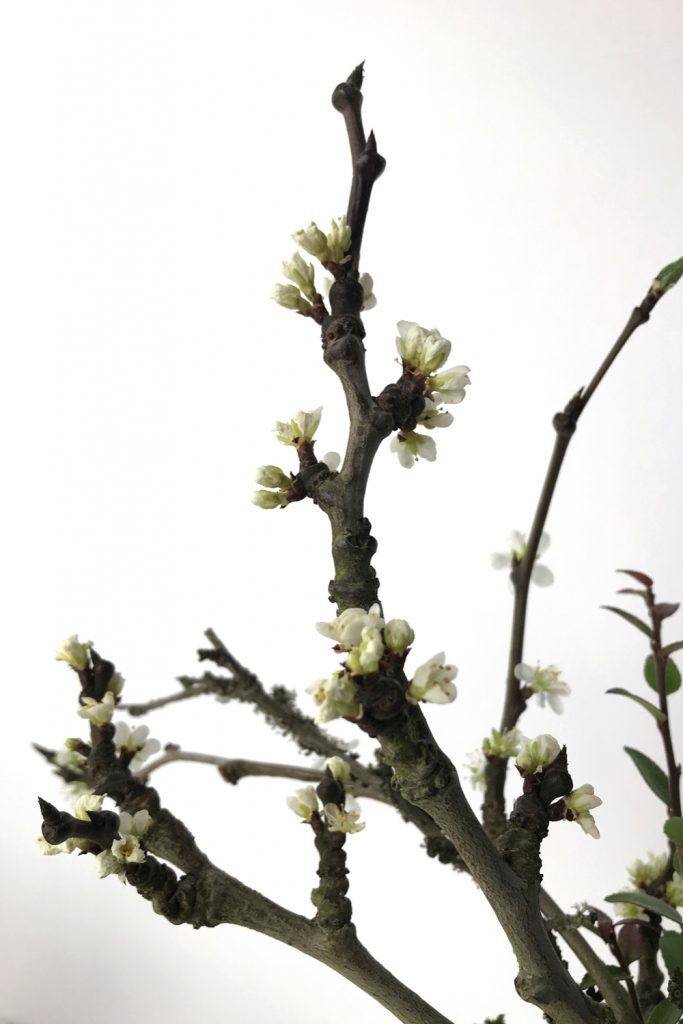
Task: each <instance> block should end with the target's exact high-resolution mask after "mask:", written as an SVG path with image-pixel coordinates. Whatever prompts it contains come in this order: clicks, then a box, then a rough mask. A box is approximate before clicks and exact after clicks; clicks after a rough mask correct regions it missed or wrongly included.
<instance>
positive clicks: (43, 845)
mask: <svg viewBox="0 0 683 1024" xmlns="http://www.w3.org/2000/svg"><path fill="white" fill-rule="evenodd" d="M36 843H37V845H38V849H39V850H40V852H41V853H42V855H43V856H44V857H55V856H57V854H59V853H73V852H74V850H79V849H80V846H79V845H78V844H77V842H76V840H75V839H65V840H64V842H63V843H57V845H56V846H53V845H52V843H48V841H47V839H44V838H43V837H42V836H38V838H37V839H36Z"/></svg>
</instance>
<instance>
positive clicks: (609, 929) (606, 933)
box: [594, 910, 614, 942]
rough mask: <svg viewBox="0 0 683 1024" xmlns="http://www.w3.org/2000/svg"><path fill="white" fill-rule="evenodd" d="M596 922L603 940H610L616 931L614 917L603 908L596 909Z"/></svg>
mask: <svg viewBox="0 0 683 1024" xmlns="http://www.w3.org/2000/svg"><path fill="white" fill-rule="evenodd" d="M594 919H595V923H596V925H597V926H598V934H599V936H600V938H601V939H602V940H603V942H609V940H610V939H611V937H612V933H613V932H614V924H613V923H612V918H611V917H609V916H608V915H607V914H605V913H603V911H602V910H596V911H595V916H594Z"/></svg>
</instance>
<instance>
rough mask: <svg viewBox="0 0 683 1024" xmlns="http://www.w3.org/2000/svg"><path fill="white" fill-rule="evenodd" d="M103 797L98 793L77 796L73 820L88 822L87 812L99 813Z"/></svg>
mask: <svg viewBox="0 0 683 1024" xmlns="http://www.w3.org/2000/svg"><path fill="white" fill-rule="evenodd" d="M103 800H104V797H103V796H100V795H99V794H98V793H84V794H83V795H82V796H79V797H78V799H77V800H76V803H75V804H74V818H79V819H80V820H81V821H90V820H91V819H90V814H89V813H88V812H89V811H101V810H102V801H103Z"/></svg>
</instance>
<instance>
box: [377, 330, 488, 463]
mask: <svg viewBox="0 0 683 1024" xmlns="http://www.w3.org/2000/svg"><path fill="white" fill-rule="evenodd" d="M397 328H398V337H397V338H396V347H397V348H398V352H399V355H400V356H401V362H402V364H403V374H404V377H405V376H407V377H409V378H410V379H411V381H412V382H413V385H414V386H416V388H417V389H418V390H419V393H420V394H421V395H422V396H423V398H424V408H423V410H422V412H421V413H420V414H419V415H418V416H417V417H416V418H415V420H414V422H412V423H408V424H405V425H404V426H402V427H401V429H400V430H399V432H398V433H397V434H396V436H395V437H394V438H393V440H392V442H391V445H390V447H391V450H392V451H393V452H395V453H396V454H397V455H398V459H399V462H400V463H401V465H402V466H404V467H405V468H406V469H410V467H411V466H413V465H414V464H415V461H416V460H417V459H420V458H422V459H426V460H427V461H428V462H433V461H434V459H435V458H436V444H435V442H434V439H433V438H431V437H429V435H427V434H421V433H419V432H418V431H417V430H416V429H415V428H416V427H418V426H422V427H425V428H426V429H427V430H434V428H435V427H448V426H450V424H451V423H452V422H453V416H452V415H451V413H449V412H446V411H445V410H444V409H443V408H442V406H443V405H444V404H446V405H457V404H458V403H459V402H462V400H463V399H464V397H465V388H466V387H467V385H468V384H469V383H470V378H469V367H468V366H453V367H451V368H450V369H447V370H442V371H441V372H440V373H437V372H436V371H437V370H440V369H441V367H442V366H443V364H444V363H445V362H446V360H447V359H448V357H449V355H450V352H451V343H450V341H448V339H447V338H443V337H442V336H441V334H440V333H439V331H437V330H436V328H433V329H432V330H430V331H429V330H427V329H426V328H424V327H420V326H419V324H416V323H412V322H411V321H409V320H399V322H398V324H397Z"/></svg>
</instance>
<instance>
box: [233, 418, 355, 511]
mask: <svg viewBox="0 0 683 1024" xmlns="http://www.w3.org/2000/svg"><path fill="white" fill-rule="evenodd" d="M322 411H323V410H322V406H319V407H318V408H317V409H312V410H311V411H310V412H303V411H299V412H297V413H295V415H294V416H293V417H292V418H291V420H287V421H286V422H282V421H278V422H277V423H276V424H275V426H274V427H273V430H274V431H275V433H276V435H277V439H278V441H279V442H280V444H284V445H288V446H289V447H292V448H296V450H297V454H298V456H299V462H300V463H301V464H302V465H304V464H306V465H310V464H312V463H314V462H315V461H316V460H315V457H314V455H313V446H314V443H315V442H314V441H313V438H314V436H315V432H316V430H317V429H318V427H319V425H320V418H321V416H322ZM320 461H321V462H324V463H325V465H326V466H327V468H328V469H329V470H330V472H334V471H335V470H336V469H337V468H338V466H339V463H340V461H341V459H340V457H339V455H338V454H337V452H328V453H327V454H326V455H324V456H323V457H322V459H321V460H320ZM254 479H255V480H256V483H258V484H261V486H262V488H267V490H266V489H264V490H260V491H255V492H254V494H253V495H252V499H251V500H252V501H253V503H254V504H255V505H258V506H259V508H285V506H286V505H289V503H290V502H292V501H299V500H301V498H303V497H305V492H304V490H303V489H302V488H301V487H299V486H297V483H298V482H297V480H296V478H295V477H294V476H292V475H291V474H289V475H288V474H287V473H285V471H284V470H283V469H280V467H279V466H259V468H258V469H257V471H256V474H255V477H254Z"/></svg>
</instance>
